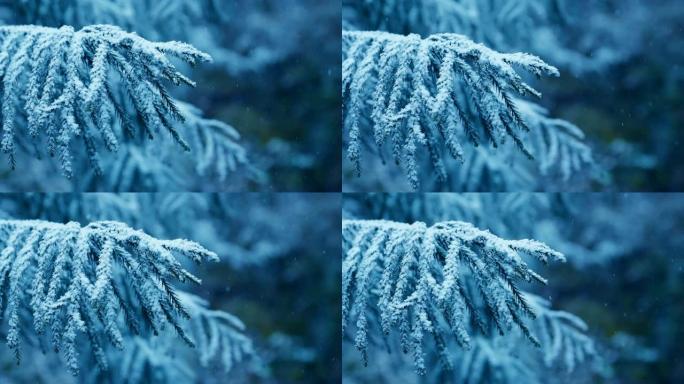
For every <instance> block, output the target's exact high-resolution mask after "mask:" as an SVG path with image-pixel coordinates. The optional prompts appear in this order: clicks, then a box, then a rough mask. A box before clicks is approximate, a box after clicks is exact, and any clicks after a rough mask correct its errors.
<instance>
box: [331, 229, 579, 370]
mask: <svg viewBox="0 0 684 384" xmlns="http://www.w3.org/2000/svg"><path fill="white" fill-rule="evenodd" d="M342 225H343V228H342V238H343V262H342V329H343V332H345V329H347V328H348V327H350V326H351V327H354V328H355V330H356V332H355V336H354V339H355V344H356V347H357V348H358V349H359V350H360V351H361V353H362V356H363V360H364V363H365V362H366V361H367V357H366V356H367V350H368V337H369V330H370V328H371V327H373V326H375V325H376V324H371V322H372V321H373V320H374V318H373V316H372V313H373V312H374V311H377V312H378V313H379V315H378V317H379V323H380V328H381V330H382V332H383V333H384V334H385V335H389V334H390V332H391V331H394V330H398V331H399V333H400V337H401V344H402V348H403V349H404V351H411V353H412V355H413V360H414V364H415V366H416V369H417V370H418V372H419V373H421V374H423V373H425V371H426V364H425V356H424V351H423V344H424V343H425V340H424V339H425V337H427V336H430V335H432V336H433V337H434V339H435V344H436V346H437V348H438V350H439V351H440V354H443V355H448V350H447V348H446V344H445V343H446V342H445V340H446V339H454V340H455V341H456V342H457V343H458V344H459V345H461V346H462V347H464V348H466V349H467V348H470V347H471V345H472V337H473V329H472V328H471V325H470V324H471V323H472V324H474V325H475V326H476V327H478V328H479V329H480V331H482V332H486V327H487V325H486V323H487V322H489V321H492V322H493V326H494V328H495V329H496V330H497V331H498V332H499V334H501V335H503V334H505V333H506V332H511V331H512V329H514V328H516V329H518V330H520V331H521V332H522V333H523V334H524V335H525V336H526V337H527V338H528V339H529V340H530V341H531V342H532V343H534V344H537V345H538V344H539V339H538V336H537V335H535V333H534V332H533V331H532V330H531V329H530V327H529V324H527V322H526V318H528V317H531V318H533V317H534V316H535V311H534V309H533V307H532V306H531V305H530V304H529V303H528V299H527V298H525V297H524V294H523V292H522V291H521V290H520V289H519V288H518V284H519V283H520V282H521V281H525V282H533V281H534V282H540V283H544V284H545V283H546V280H545V279H544V278H542V277H541V276H540V275H538V274H537V273H536V272H534V271H533V270H532V269H531V268H530V267H529V266H528V265H527V263H526V262H525V261H524V260H523V256H525V255H529V256H533V257H535V258H536V259H538V260H540V261H542V262H544V263H546V262H548V261H549V260H553V261H564V260H565V259H564V256H563V255H562V254H561V253H559V252H557V251H554V250H553V249H551V248H549V247H548V246H546V245H545V244H543V243H540V242H537V241H534V240H528V239H525V240H504V239H502V238H499V237H497V236H495V235H493V234H491V233H490V232H489V231H485V230H480V229H477V228H475V227H474V226H472V225H471V224H468V223H465V222H441V223H438V224H435V225H433V226H430V227H428V226H426V225H425V224H424V223H421V222H416V223H414V224H403V223H397V222H391V221H384V220H379V221H375V220H361V221H355V220H344V221H343V224H342ZM469 282H472V283H473V284H474V286H475V291H476V294H475V295H473V294H469V293H468V292H467V291H468V289H469V288H468V284H469ZM480 298H481V299H480ZM479 300H482V306H480V305H479V304H478V301H479Z"/></svg>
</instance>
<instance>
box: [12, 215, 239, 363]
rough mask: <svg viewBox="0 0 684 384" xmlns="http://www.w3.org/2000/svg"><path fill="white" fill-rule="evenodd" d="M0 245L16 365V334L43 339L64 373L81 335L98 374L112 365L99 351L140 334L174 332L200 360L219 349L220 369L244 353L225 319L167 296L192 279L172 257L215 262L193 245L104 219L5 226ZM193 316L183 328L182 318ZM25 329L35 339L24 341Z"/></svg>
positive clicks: (194, 302)
mask: <svg viewBox="0 0 684 384" xmlns="http://www.w3.org/2000/svg"><path fill="white" fill-rule="evenodd" d="M0 243H1V244H2V252H1V253H0V287H1V290H2V291H1V292H2V298H3V301H2V308H3V310H2V313H3V314H4V318H6V319H7V322H8V332H7V344H8V346H9V347H10V348H11V349H13V350H14V352H15V355H16V358H17V360H19V359H20V356H21V348H20V344H21V339H22V337H21V335H24V336H23V338H25V339H26V340H27V341H29V342H31V343H38V344H40V345H43V344H44V342H45V340H44V337H43V335H45V336H47V334H48V333H49V334H51V338H50V339H51V342H52V345H53V347H54V348H55V349H56V350H58V351H62V352H63V354H64V357H65V363H66V365H67V366H68V369H69V370H70V371H71V372H72V373H73V374H78V372H79V353H78V348H79V347H78V345H79V340H80V339H81V338H80V337H79V335H81V334H83V335H86V336H87V341H88V342H87V343H86V344H87V346H88V347H89V348H90V351H91V353H92V356H93V358H94V359H95V361H96V362H97V365H98V366H99V367H100V368H101V370H103V371H106V370H107V367H108V366H109V365H111V364H110V361H109V359H108V357H107V356H108V354H107V351H109V350H110V349H111V347H112V346H113V347H115V348H118V349H122V348H124V347H125V340H126V339H127V338H128V335H130V334H145V333H146V332H148V330H151V331H152V332H153V333H154V334H155V335H156V334H160V333H162V332H163V331H164V330H165V329H170V330H173V331H175V332H176V333H177V335H178V337H179V338H180V339H182V340H183V341H185V342H186V343H187V344H188V345H191V346H198V353H200V356H201V360H202V362H205V363H208V362H209V361H210V360H213V359H216V358H217V356H220V354H221V353H222V354H223V356H222V357H220V358H219V359H220V361H221V362H222V363H223V364H224V366H225V367H226V368H230V366H231V365H232V364H233V362H234V361H236V360H239V358H240V356H241V354H244V353H246V352H248V351H249V349H250V347H249V342H248V341H247V340H245V339H244V337H243V336H242V335H239V334H238V333H235V332H239V331H240V330H241V329H242V328H243V326H242V325H241V323H239V322H238V321H237V320H235V319H234V318H233V317H232V316H230V315H220V314H219V313H218V312H214V311H209V310H207V309H205V308H204V306H205V304H204V303H203V302H201V301H198V299H195V298H192V297H189V296H184V295H182V294H179V293H177V292H176V291H175V288H174V286H173V283H174V282H186V281H187V282H195V283H199V282H200V280H199V279H198V278H197V277H195V276H194V275H193V274H192V273H191V272H189V271H188V270H187V269H185V268H184V267H183V265H182V264H181V261H180V260H179V259H178V258H177V256H184V257H185V258H187V259H189V260H192V261H195V262H197V263H200V262H203V261H216V260H218V257H217V255H216V254H215V253H213V252H211V251H208V250H206V249H204V248H203V247H202V246H200V245H199V244H197V243H195V242H192V241H188V240H183V239H176V240H159V239H156V238H154V237H151V236H149V235H147V234H145V233H144V232H142V231H139V230H134V229H131V228H130V227H128V226H126V225H125V224H122V223H119V222H111V221H102V222H93V223H90V224H88V225H86V226H81V225H79V224H78V223H75V222H71V223H68V224H58V223H53V222H47V221H32V220H4V221H0ZM193 316H194V317H195V319H193V320H192V321H191V328H192V331H188V330H187V327H186V326H185V325H184V322H185V319H188V318H190V319H192V318H193ZM218 320H221V321H222V322H224V323H225V324H227V325H228V327H227V328H226V326H223V325H221V324H222V323H221V321H218ZM34 332H35V333H34ZM32 333H34V334H35V335H37V336H38V341H35V340H34V336H28V335H31V334H32ZM231 354H232V355H231Z"/></svg>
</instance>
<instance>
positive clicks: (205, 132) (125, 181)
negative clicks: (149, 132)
mask: <svg viewBox="0 0 684 384" xmlns="http://www.w3.org/2000/svg"><path fill="white" fill-rule="evenodd" d="M177 106H178V109H179V111H180V113H181V115H182V116H183V121H177V122H175V123H174V125H173V126H174V128H175V129H177V131H178V132H179V136H180V137H182V138H183V140H184V141H186V142H187V144H188V146H189V147H190V148H191V150H190V151H186V152H184V153H183V155H182V157H179V154H178V151H177V150H176V149H177V147H178V144H177V143H176V141H175V140H174V139H173V138H172V137H167V136H161V137H160V138H155V140H154V141H148V140H144V139H142V140H137V139H133V140H128V141H126V142H125V144H126V145H123V146H121V148H120V149H119V151H118V152H116V153H113V154H109V155H108V156H106V157H104V158H103V159H102V161H101V163H102V164H103V165H102V168H104V169H108V170H110V171H109V172H108V173H106V174H104V175H98V174H97V173H96V172H93V171H91V170H84V172H85V173H86V177H84V178H83V179H82V180H79V182H78V184H79V185H80V187H81V189H84V190H107V191H151V190H152V191H154V190H177V189H178V188H179V186H182V185H187V182H188V180H190V179H192V175H193V174H196V175H200V176H202V177H203V178H205V179H206V180H212V181H215V182H217V183H227V182H228V181H229V176H233V175H235V174H236V173H237V171H238V168H243V169H245V170H246V173H248V174H252V173H254V174H255V175H256V172H257V171H256V170H254V169H253V168H252V166H251V164H250V162H249V159H248V157H247V150H246V149H245V148H244V147H243V146H242V145H241V144H240V143H239V139H240V134H239V133H238V132H237V130H235V128H233V127H232V126H230V125H228V124H226V123H224V122H222V121H219V120H215V119H208V118H205V117H204V116H202V112H201V111H200V110H199V109H197V108H196V107H194V106H193V105H191V104H186V103H183V102H178V103H177ZM179 159H180V160H187V161H180V162H179Z"/></svg>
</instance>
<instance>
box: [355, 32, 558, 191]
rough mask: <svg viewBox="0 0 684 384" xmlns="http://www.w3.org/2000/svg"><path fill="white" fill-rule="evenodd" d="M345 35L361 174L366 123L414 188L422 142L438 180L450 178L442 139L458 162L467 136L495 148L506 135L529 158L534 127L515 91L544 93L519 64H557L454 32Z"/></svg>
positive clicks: (529, 67) (545, 70)
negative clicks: (500, 49) (530, 82)
mask: <svg viewBox="0 0 684 384" xmlns="http://www.w3.org/2000/svg"><path fill="white" fill-rule="evenodd" d="M342 36H343V37H342V38H343V64H342V78H343V80H342V95H343V100H344V118H345V122H344V126H345V130H347V131H348V135H349V146H348V157H349V159H350V160H351V161H352V163H353V164H354V165H355V167H356V171H357V173H358V174H360V172H361V167H360V156H361V146H362V140H363V138H364V136H365V135H364V133H363V132H361V130H362V127H370V128H369V129H372V136H373V137H374V139H375V144H376V146H377V148H378V150H380V149H381V147H382V146H383V145H384V144H385V143H386V142H387V141H389V142H390V145H391V148H392V155H393V157H394V160H395V161H396V162H397V163H398V164H400V163H401V164H403V167H404V169H405V172H406V174H407V177H408V179H409V182H410V184H411V186H412V187H413V188H414V189H417V188H418V184H419V181H418V180H419V178H418V173H419V164H418V148H419V146H422V147H424V148H426V149H427V151H428V153H429V157H430V160H431V163H432V166H433V168H434V169H435V171H436V173H437V175H438V176H439V178H440V179H446V170H445V167H444V163H443V160H442V158H441V145H440V143H441V142H444V144H445V146H446V148H447V149H448V151H449V153H450V154H451V156H452V157H454V158H456V159H462V158H463V156H464V150H463V142H464V141H466V142H470V143H471V144H473V145H475V146H477V145H478V144H480V143H481V142H482V141H484V140H486V141H488V142H490V143H491V144H492V145H493V146H494V147H497V146H498V145H499V144H502V143H503V142H505V140H507V139H510V140H513V142H514V143H515V144H516V146H517V147H518V148H519V149H520V150H521V151H522V152H523V153H525V154H526V155H527V156H529V157H532V154H531V152H530V150H529V149H528V148H527V147H526V145H525V143H524V140H523V138H522V135H523V134H524V133H525V132H527V131H529V127H528V125H527V123H526V121H525V119H524V118H523V116H522V115H521V113H520V111H519V108H518V106H517V105H516V101H515V100H514V96H513V95H519V96H525V95H533V96H537V97H539V96H541V95H540V93H539V92H537V91H536V90H534V89H533V88H532V87H531V86H529V85H528V84H527V83H526V82H525V81H524V80H523V79H522V77H521V76H520V75H519V74H518V73H517V72H516V68H520V69H523V70H525V71H527V72H530V73H532V74H534V75H536V76H558V70H557V69H556V68H554V67H553V66H550V65H548V64H546V63H545V62H543V61H542V60H541V59H539V58H538V57H536V56H533V55H529V54H525V53H499V52H496V51H494V50H491V49H489V48H487V47H485V46H484V45H482V44H477V43H474V42H473V41H471V40H470V39H468V38H467V37H465V36H463V35H459V34H453V33H443V34H435V35H431V36H429V37H427V38H424V39H423V38H421V37H420V36H419V35H416V34H411V35H408V36H404V35H397V34H392V33H388V32H379V31H344V32H343V35H342ZM472 111H474V112H475V113H474V114H475V115H476V116H478V117H479V119H480V121H479V123H481V125H482V126H483V127H484V135H485V137H484V138H483V137H480V134H479V130H478V129H477V125H476V124H477V123H476V122H474V121H472V115H473V114H472V113H471V112H472ZM366 121H368V124H365V122H366ZM369 136H370V134H369Z"/></svg>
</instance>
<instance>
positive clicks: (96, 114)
mask: <svg viewBox="0 0 684 384" xmlns="http://www.w3.org/2000/svg"><path fill="white" fill-rule="evenodd" d="M170 57H175V58H177V59H180V60H182V61H185V62H187V63H190V64H196V63H198V62H203V61H209V60H210V57H209V56H208V55H207V54H205V53H202V52H200V51H198V50H196V49H195V48H193V47H192V46H190V45H187V44H183V43H179V42H165V43H157V42H150V41H147V40H145V39H142V38H140V37H139V36H138V35H136V34H134V33H127V32H124V31H122V30H121V29H119V28H118V27H114V26H108V25H94V26H89V27H85V28H83V29H81V30H80V31H74V30H73V28H71V27H62V28H60V29H54V28H45V27H38V26H9V27H0V79H2V81H3V89H2V93H1V94H0V96H1V97H2V112H3V113H2V118H3V122H2V123H3V125H2V141H1V148H2V150H3V151H4V152H5V153H6V154H8V156H9V159H10V164H11V165H12V167H13V168H14V166H15V160H14V156H15V141H16V136H17V135H19V134H27V135H28V136H30V138H31V139H32V140H34V141H36V140H39V139H40V138H42V137H45V138H46V139H47V149H48V153H50V154H51V155H53V156H55V155H56V156H58V157H59V158H60V162H61V167H62V171H63V173H64V174H65V175H66V176H67V177H71V176H72V173H73V170H72V153H71V152H72V148H71V146H72V144H73V141H74V139H75V138H81V139H82V140H83V141H84V145H85V146H86V149H87V152H88V154H89V158H90V162H91V164H92V166H93V167H94V168H99V162H98V160H97V156H96V155H97V146H96V135H95V134H94V132H93V131H97V132H98V133H99V137H100V139H101V140H102V141H103V143H104V146H105V148H106V149H107V150H109V151H116V150H117V149H118V148H119V139H118V138H117V135H116V133H115V132H114V129H113V124H112V119H113V117H114V116H120V117H121V114H122V111H125V108H123V107H122V105H121V104H120V102H118V101H117V100H116V99H115V98H114V97H112V94H111V91H110V90H109V89H110V86H111V84H112V83H114V81H119V82H120V85H121V87H122V88H123V89H125V91H126V93H127V94H128V95H129V96H130V98H131V100H132V101H133V105H134V108H135V111H136V112H137V114H138V115H139V116H140V117H141V119H142V121H143V127H142V128H143V129H144V131H145V133H146V134H148V135H149V136H152V135H153V134H154V133H158V132H160V131H166V132H167V133H168V134H170V135H171V137H173V140H174V141H175V142H176V143H178V144H179V145H180V146H181V147H183V148H184V149H186V150H189V147H188V145H187V144H186V143H185V141H184V140H183V139H182V138H181V137H180V134H179V132H178V130H177V129H176V128H175V127H174V126H173V124H172V122H173V121H181V120H182V119H183V117H182V115H181V114H180V113H179V110H178V108H177V107H176V106H175V105H174V101H173V100H172V99H171V98H170V97H169V96H168V94H167V91H166V89H165V88H164V86H163V85H162V81H163V80H168V81H171V82H172V83H173V84H175V85H181V84H186V85H190V86H194V83H193V82H192V81H191V80H190V79H188V78H187V77H185V76H184V75H182V74H181V73H180V72H179V71H178V70H177V69H176V68H175V67H174V65H173V64H172V63H171V61H170V60H169V58H170ZM114 74H117V75H118V76H116V78H114V76H113V75H114ZM24 120H25V121H24ZM17 126H20V127H26V128H25V129H26V132H22V133H18V132H17ZM129 128H130V126H129Z"/></svg>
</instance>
